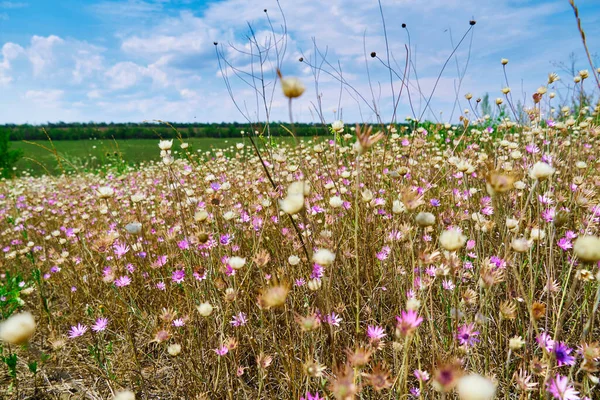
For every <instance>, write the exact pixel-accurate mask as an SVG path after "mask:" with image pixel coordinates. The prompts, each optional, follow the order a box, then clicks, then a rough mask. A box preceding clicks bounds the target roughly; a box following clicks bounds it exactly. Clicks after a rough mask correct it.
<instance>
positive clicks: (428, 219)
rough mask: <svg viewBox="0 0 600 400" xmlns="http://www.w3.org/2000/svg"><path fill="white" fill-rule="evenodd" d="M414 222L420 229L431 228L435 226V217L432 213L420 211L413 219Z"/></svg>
mask: <svg viewBox="0 0 600 400" xmlns="http://www.w3.org/2000/svg"><path fill="white" fill-rule="evenodd" d="M415 221H416V222H417V225H419V226H420V227H426V226H431V225H433V224H435V215H433V214H432V213H429V212H423V211H421V212H420V213H418V214H417V216H416V217H415Z"/></svg>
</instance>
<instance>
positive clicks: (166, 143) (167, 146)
mask: <svg viewBox="0 0 600 400" xmlns="http://www.w3.org/2000/svg"><path fill="white" fill-rule="evenodd" d="M158 147H159V148H160V149H161V150H163V151H167V150H171V147H173V140H161V141H160V142H158Z"/></svg>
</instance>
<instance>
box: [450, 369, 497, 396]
mask: <svg viewBox="0 0 600 400" xmlns="http://www.w3.org/2000/svg"><path fill="white" fill-rule="evenodd" d="M456 391H457V392H458V397H459V398H460V399H461V400H491V399H493V398H494V395H495V394H496V385H494V383H493V382H492V381H490V380H489V379H487V378H484V377H483V376H481V375H477V374H471V375H467V376H464V377H462V378H460V380H459V381H458V385H457V386H456Z"/></svg>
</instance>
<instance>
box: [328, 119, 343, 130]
mask: <svg viewBox="0 0 600 400" xmlns="http://www.w3.org/2000/svg"><path fill="white" fill-rule="evenodd" d="M331 129H333V130H334V131H336V132H337V133H341V132H343V131H344V123H343V122H342V121H339V120H338V121H335V122H334V123H333V124H331Z"/></svg>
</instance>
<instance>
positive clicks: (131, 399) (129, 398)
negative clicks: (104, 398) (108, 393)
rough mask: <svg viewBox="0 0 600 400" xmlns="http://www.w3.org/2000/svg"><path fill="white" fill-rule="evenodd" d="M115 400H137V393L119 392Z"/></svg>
mask: <svg viewBox="0 0 600 400" xmlns="http://www.w3.org/2000/svg"><path fill="white" fill-rule="evenodd" d="M113 400H135V393H133V392H132V391H129V390H125V391H122V392H118V393H117V394H115V397H113Z"/></svg>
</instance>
